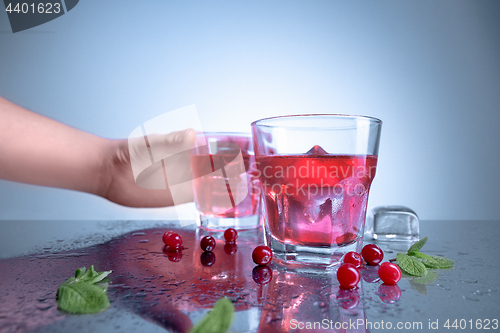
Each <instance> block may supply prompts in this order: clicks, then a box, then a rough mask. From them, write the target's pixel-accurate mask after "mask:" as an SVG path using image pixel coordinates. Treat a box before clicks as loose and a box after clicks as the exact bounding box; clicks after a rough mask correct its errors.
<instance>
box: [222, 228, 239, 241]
mask: <svg viewBox="0 0 500 333" xmlns="http://www.w3.org/2000/svg"><path fill="white" fill-rule="evenodd" d="M224 238H225V239H226V243H230V244H231V243H236V238H238V232H237V231H236V230H234V229H233V228H229V229H227V230H226V231H224Z"/></svg>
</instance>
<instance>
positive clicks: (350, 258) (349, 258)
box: [344, 251, 363, 267]
mask: <svg viewBox="0 0 500 333" xmlns="http://www.w3.org/2000/svg"><path fill="white" fill-rule="evenodd" d="M344 263H346V264H353V265H354V266H356V267H361V265H362V264H363V258H361V255H360V254H359V253H357V252H354V251H352V252H347V253H346V254H345V256H344Z"/></svg>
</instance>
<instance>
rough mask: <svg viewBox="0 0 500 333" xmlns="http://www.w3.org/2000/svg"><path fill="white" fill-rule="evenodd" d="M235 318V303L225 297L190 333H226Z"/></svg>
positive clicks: (216, 303)
mask: <svg viewBox="0 0 500 333" xmlns="http://www.w3.org/2000/svg"><path fill="white" fill-rule="evenodd" d="M233 316H234V305H233V302H231V301H230V300H229V299H227V298H225V297H223V298H221V299H220V300H218V301H217V302H215V305H214V308H213V309H212V310H211V311H210V312H209V313H208V314H207V315H206V316H205V317H204V318H203V319H202V320H201V321H200V322H199V323H198V324H197V325H196V326H195V327H193V329H192V330H191V331H190V332H189V333H225V332H227V331H228V330H229V327H231V324H232V322H233Z"/></svg>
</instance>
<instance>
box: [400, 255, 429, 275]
mask: <svg viewBox="0 0 500 333" xmlns="http://www.w3.org/2000/svg"><path fill="white" fill-rule="evenodd" d="M396 261H397V263H398V266H399V268H401V270H403V271H404V272H405V273H407V274H410V275H414V276H425V275H426V274H427V268H425V266H424V264H423V263H421V262H420V261H419V260H418V259H417V258H414V257H411V256H409V255H407V254H404V253H398V254H397V256H396Z"/></svg>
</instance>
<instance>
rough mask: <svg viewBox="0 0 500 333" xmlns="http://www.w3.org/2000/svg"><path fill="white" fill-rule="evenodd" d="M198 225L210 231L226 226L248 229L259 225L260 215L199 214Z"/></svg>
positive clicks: (222, 228) (223, 228)
mask: <svg viewBox="0 0 500 333" xmlns="http://www.w3.org/2000/svg"><path fill="white" fill-rule="evenodd" d="M197 223H198V227H200V228H203V229H205V230H210V231H225V230H226V229H227V228H234V229H236V230H250V229H256V228H258V227H260V215H252V216H245V217H213V216H203V215H201V214H200V216H199V220H198V221H197Z"/></svg>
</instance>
